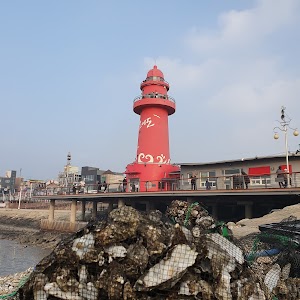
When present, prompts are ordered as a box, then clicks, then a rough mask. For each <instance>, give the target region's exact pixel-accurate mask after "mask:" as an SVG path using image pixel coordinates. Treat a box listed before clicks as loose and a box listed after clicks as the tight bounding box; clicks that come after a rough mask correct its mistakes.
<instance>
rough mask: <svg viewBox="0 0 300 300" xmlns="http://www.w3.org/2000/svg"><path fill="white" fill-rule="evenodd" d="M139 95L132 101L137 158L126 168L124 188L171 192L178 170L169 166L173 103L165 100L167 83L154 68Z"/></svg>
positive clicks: (142, 84)
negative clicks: (136, 127)
mask: <svg viewBox="0 0 300 300" xmlns="http://www.w3.org/2000/svg"><path fill="white" fill-rule="evenodd" d="M140 88H141V91H142V94H141V95H140V96H138V97H136V98H135V99H134V103H133V111H134V112H135V113H136V114H138V115H140V126H139V136H138V146H137V155H136V160H135V162H133V163H131V164H129V165H127V167H126V172H125V173H126V174H127V182H128V183H129V184H128V185H127V186H128V187H132V188H133V190H134V189H136V188H138V189H139V190H140V191H159V190H170V189H173V188H174V184H175V182H176V178H177V176H178V171H179V167H178V166H175V165H171V163H170V160H171V159H170V150H169V128H168V116H169V115H172V114H174V113H175V100H174V99H173V98H171V97H169V96H168V94H167V92H168V90H169V83H168V82H167V81H165V79H164V75H163V73H162V72H161V71H160V70H159V69H158V68H157V66H154V67H153V69H152V70H150V71H149V72H148V74H147V78H146V79H145V80H144V81H143V82H142V83H141V86H140Z"/></svg>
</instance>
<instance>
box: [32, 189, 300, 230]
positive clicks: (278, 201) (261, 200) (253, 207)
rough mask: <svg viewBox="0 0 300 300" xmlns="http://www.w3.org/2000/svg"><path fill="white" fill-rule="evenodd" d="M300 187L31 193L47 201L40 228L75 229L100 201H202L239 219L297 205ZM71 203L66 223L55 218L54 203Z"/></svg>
mask: <svg viewBox="0 0 300 300" xmlns="http://www.w3.org/2000/svg"><path fill="white" fill-rule="evenodd" d="M299 196H300V188H286V189H279V188H268V189H249V190H248V189H247V190H246V189H244V190H242V189H240V190H196V191H191V190H176V191H161V192H124V193H123V192H114V193H109V192H108V193H97V194H95V193H93V194H66V195H44V196H34V197H33V200H34V201H35V200H45V201H48V202H49V204H50V206H49V218H48V220H44V221H43V222H42V224H41V227H42V229H50V230H51V229H54V230H61V231H76V230H78V229H79V228H80V227H82V226H84V225H85V224H86V222H85V221H86V207H87V204H89V205H90V206H91V207H92V211H91V214H92V218H93V219H96V218H97V205H98V203H101V205H102V207H104V208H105V209H106V210H107V211H108V212H109V211H111V210H112V209H113V208H116V207H121V206H123V205H130V206H132V207H135V208H136V209H138V210H143V211H150V210H153V209H158V210H161V211H162V212H164V211H165V209H166V208H167V206H168V205H169V204H170V203H171V202H172V201H173V200H176V199H178V200H184V201H188V202H189V203H191V204H192V203H194V202H198V203H200V204H202V205H203V206H204V207H205V208H206V209H207V210H208V211H209V213H210V214H211V215H212V216H213V217H214V218H216V219H219V220H225V221H226V220H232V221H238V220H240V219H243V218H253V217H260V216H262V215H264V214H266V213H268V212H270V211H271V210H272V209H279V208H283V207H284V206H287V205H292V204H297V203H299V200H300V197H299ZM62 201H64V202H70V204H71V209H70V221H69V222H66V224H61V222H60V223H59V222H57V221H55V206H56V203H57V202H62ZM78 203H79V204H80V206H81V220H80V221H79V220H76V212H77V211H78V208H79V207H78V206H79V205H78Z"/></svg>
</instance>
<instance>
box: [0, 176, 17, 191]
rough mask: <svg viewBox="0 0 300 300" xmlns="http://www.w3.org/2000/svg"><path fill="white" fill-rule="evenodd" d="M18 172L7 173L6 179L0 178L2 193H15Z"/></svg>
mask: <svg viewBox="0 0 300 300" xmlns="http://www.w3.org/2000/svg"><path fill="white" fill-rule="evenodd" d="M16 176H17V171H6V173H5V176H4V177H0V191H1V193H5V194H6V193H7V194H8V193H12V194H13V193H15V190H16Z"/></svg>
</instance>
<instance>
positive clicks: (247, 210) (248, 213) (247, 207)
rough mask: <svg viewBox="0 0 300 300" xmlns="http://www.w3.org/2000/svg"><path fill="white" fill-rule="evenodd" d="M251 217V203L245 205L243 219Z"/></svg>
mask: <svg viewBox="0 0 300 300" xmlns="http://www.w3.org/2000/svg"><path fill="white" fill-rule="evenodd" d="M252 216H253V205H252V203H246V204H245V218H246V219H251V218H252Z"/></svg>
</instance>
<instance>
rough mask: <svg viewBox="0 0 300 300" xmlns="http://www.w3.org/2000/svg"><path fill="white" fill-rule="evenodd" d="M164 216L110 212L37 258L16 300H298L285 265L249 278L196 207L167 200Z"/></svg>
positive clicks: (232, 248) (237, 254)
mask: <svg viewBox="0 0 300 300" xmlns="http://www.w3.org/2000/svg"><path fill="white" fill-rule="evenodd" d="M166 216H167V217H168V220H169V221H162V217H163V216H162V213H161V212H159V211H152V212H150V213H149V214H148V215H146V214H142V213H141V212H139V211H137V210H135V209H134V208H132V207H129V206H124V207H121V208H118V209H115V210H113V211H111V212H110V213H109V215H108V218H107V220H105V221H101V222H97V223H93V224H89V225H88V226H87V227H86V228H84V229H83V230H81V231H79V232H77V233H76V234H75V235H74V236H73V237H71V238H69V239H67V240H64V241H62V242H61V243H60V244H59V245H58V246H57V247H56V248H55V250H54V251H53V252H52V253H51V254H50V255H49V256H47V257H46V258H44V259H43V260H42V261H41V262H40V263H39V264H38V265H37V267H36V268H35V271H34V272H33V273H32V276H31V278H30V280H29V281H28V282H27V283H26V285H25V286H24V288H23V289H22V290H21V291H20V293H21V294H22V297H23V298H21V299H24V300H26V299H35V300H48V299H71V300H85V299H88V300H97V299H112V300H121V299H124V300H150V299H157V300H158V299H161V300H162V299H165V300H167V299H168V300H171V299H179V300H180V299H203V300H213V299H218V300H227V299H228V300H229V299H230V300H231V299H241V300H242V299H249V300H264V299H272V296H273V295H275V294H276V295H277V299H300V292H299V291H300V280H299V279H297V278H296V279H295V278H290V277H289V266H288V265H287V266H283V267H280V266H279V265H278V264H273V265H270V266H268V267H267V269H268V271H266V272H265V275H264V276H261V274H260V276H256V274H255V272H254V271H253V270H252V269H251V265H249V264H248V263H247V262H246V261H245V258H244V257H245V255H244V253H243V251H242V249H241V248H239V247H237V246H236V245H235V244H234V243H233V242H231V241H230V240H228V239H227V238H225V237H224V236H222V235H221V234H219V233H218V232H217V231H216V230H215V228H216V224H215V220H214V219H213V218H212V217H211V216H209V214H208V212H207V211H206V210H205V209H203V208H202V207H201V206H200V205H199V204H198V203H194V204H189V203H188V202H185V201H180V200H176V201H173V202H172V204H171V205H170V207H169V208H168V209H167V212H166Z"/></svg>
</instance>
